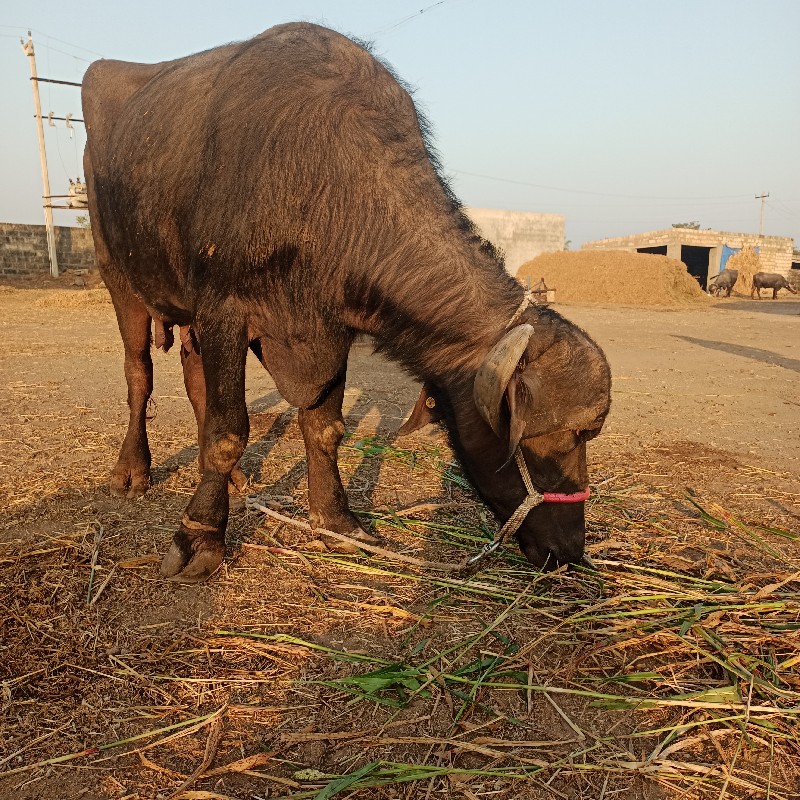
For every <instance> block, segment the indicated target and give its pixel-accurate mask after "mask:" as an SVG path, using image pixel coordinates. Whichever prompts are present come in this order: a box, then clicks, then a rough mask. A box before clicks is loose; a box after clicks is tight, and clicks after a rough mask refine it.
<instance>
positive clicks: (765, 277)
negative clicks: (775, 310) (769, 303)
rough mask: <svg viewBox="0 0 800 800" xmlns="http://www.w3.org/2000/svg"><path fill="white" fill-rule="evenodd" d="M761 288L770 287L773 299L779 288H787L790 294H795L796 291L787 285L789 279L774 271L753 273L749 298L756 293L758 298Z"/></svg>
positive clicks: (759, 297)
mask: <svg viewBox="0 0 800 800" xmlns="http://www.w3.org/2000/svg"><path fill="white" fill-rule="evenodd" d="M762 289H772V299H773V300H774V299H775V298H776V297H777V296H778V291H779V290H780V289H788V290H789V291H790V292H791V293H792V294H797V291H796V290H795V289H793V288H792V287H791V286H790V285H789V281H787V280H786V278H784V277H783V275H778V274H777V273H776V272H756V274H755V275H753V288H752V289H751V290H750V299H751V300H752V299H753V295H754V294H757V295H758V299H759V300H760V299H761V290H762Z"/></svg>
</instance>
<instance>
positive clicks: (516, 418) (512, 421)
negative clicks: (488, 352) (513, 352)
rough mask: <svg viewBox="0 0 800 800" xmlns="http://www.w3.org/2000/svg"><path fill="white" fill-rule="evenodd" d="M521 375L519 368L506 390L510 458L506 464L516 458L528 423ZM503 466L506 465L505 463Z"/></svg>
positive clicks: (523, 383)
mask: <svg viewBox="0 0 800 800" xmlns="http://www.w3.org/2000/svg"><path fill="white" fill-rule="evenodd" d="M519 376H520V371H519V369H516V370H514V374H513V375H512V376H511V379H510V380H509V382H508V386H507V387H506V392H505V395H506V402H507V403H508V411H509V423H508V458H507V460H506V464H508V463H509V462H510V461H511V459H512V458H514V453H515V452H516V449H517V447H518V446H519V443H520V440H521V439H522V434H523V433H525V427H526V423H527V419H526V413H525V406H526V402H525V396H526V389H525V382H524V381H521V380H520V379H519ZM503 466H505V464H504V465H503Z"/></svg>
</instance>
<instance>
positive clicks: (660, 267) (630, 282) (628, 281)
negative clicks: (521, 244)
mask: <svg viewBox="0 0 800 800" xmlns="http://www.w3.org/2000/svg"><path fill="white" fill-rule="evenodd" d="M540 278H544V280H545V283H546V284H547V286H548V287H549V288H554V289H555V290H556V302H559V303H561V302H567V303H597V304H602V305H629V306H656V307H667V308H685V307H690V306H704V305H708V303H709V298H708V296H707V295H706V294H705V293H704V292H703V290H702V289H701V288H700V285H699V284H698V282H697V281H696V280H695V279H694V278H693V277H692V276H691V275H689V273H688V272H687V271H686V266H685V265H684V264H683V263H682V262H680V261H675V260H674V259H671V258H667V257H666V256H656V255H647V254H644V253H628V252H626V251H623V250H579V251H577V252H574V253H572V252H561V253H543V254H542V255H540V256H537V257H536V258H534V259H533V260H532V261H529V262H527V263H526V264H523V265H522V266H521V267H520V268H519V270H518V272H517V280H519V281H520V282H521V283H522V284H523V285H527V283H528V280H529V279H530V285H531V286H535V285H536V284H537V283H538V282H539V279H540Z"/></svg>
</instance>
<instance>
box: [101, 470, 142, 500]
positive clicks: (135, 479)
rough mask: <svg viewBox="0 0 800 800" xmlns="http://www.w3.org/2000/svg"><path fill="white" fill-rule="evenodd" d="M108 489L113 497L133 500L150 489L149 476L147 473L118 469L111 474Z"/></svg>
mask: <svg viewBox="0 0 800 800" xmlns="http://www.w3.org/2000/svg"><path fill="white" fill-rule="evenodd" d="M108 488H109V490H110V492H111V494H112V495H114V497H126V498H127V499H128V500H135V499H136V498H137V497H141V496H142V495H143V494H144V493H145V492H146V491H147V490H148V489H149V488H150V475H149V473H147V472H133V471H131V470H128V469H126V468H122V469H119V468H118V469H115V470H114V471H113V472H112V473H111V479H110V480H109V482H108Z"/></svg>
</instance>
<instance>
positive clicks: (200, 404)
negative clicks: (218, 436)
mask: <svg viewBox="0 0 800 800" xmlns="http://www.w3.org/2000/svg"><path fill="white" fill-rule="evenodd" d="M190 348H191V349H189V348H187V347H186V345H181V366H182V367H183V385H184V386H185V387H186V396H187V397H188V398H189V402H190V403H191V404H192V409H193V411H194V418H195V420H196V421H197V443H198V445H199V448H200V452H199V455H198V457H197V466H198V468H199V470H200V474H201V475H202V474H203V470H204V467H205V453H204V450H203V442H204V438H203V429H204V427H205V418H206V379H205V376H204V375H203V359H202V357H201V356H200V354H199V353H198V352H197V349H196V348H195V347H194V346H192V345H191V344H190ZM231 483H232V484H233V485H234V486H235V487H236V488H237V489H243V488H244V487H245V486H246V485H247V476H246V475H245V474H244V473H243V472H242V470H241V469H240V468H239V467H238V466H235V467H234V468H233V470H232V471H231Z"/></svg>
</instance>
